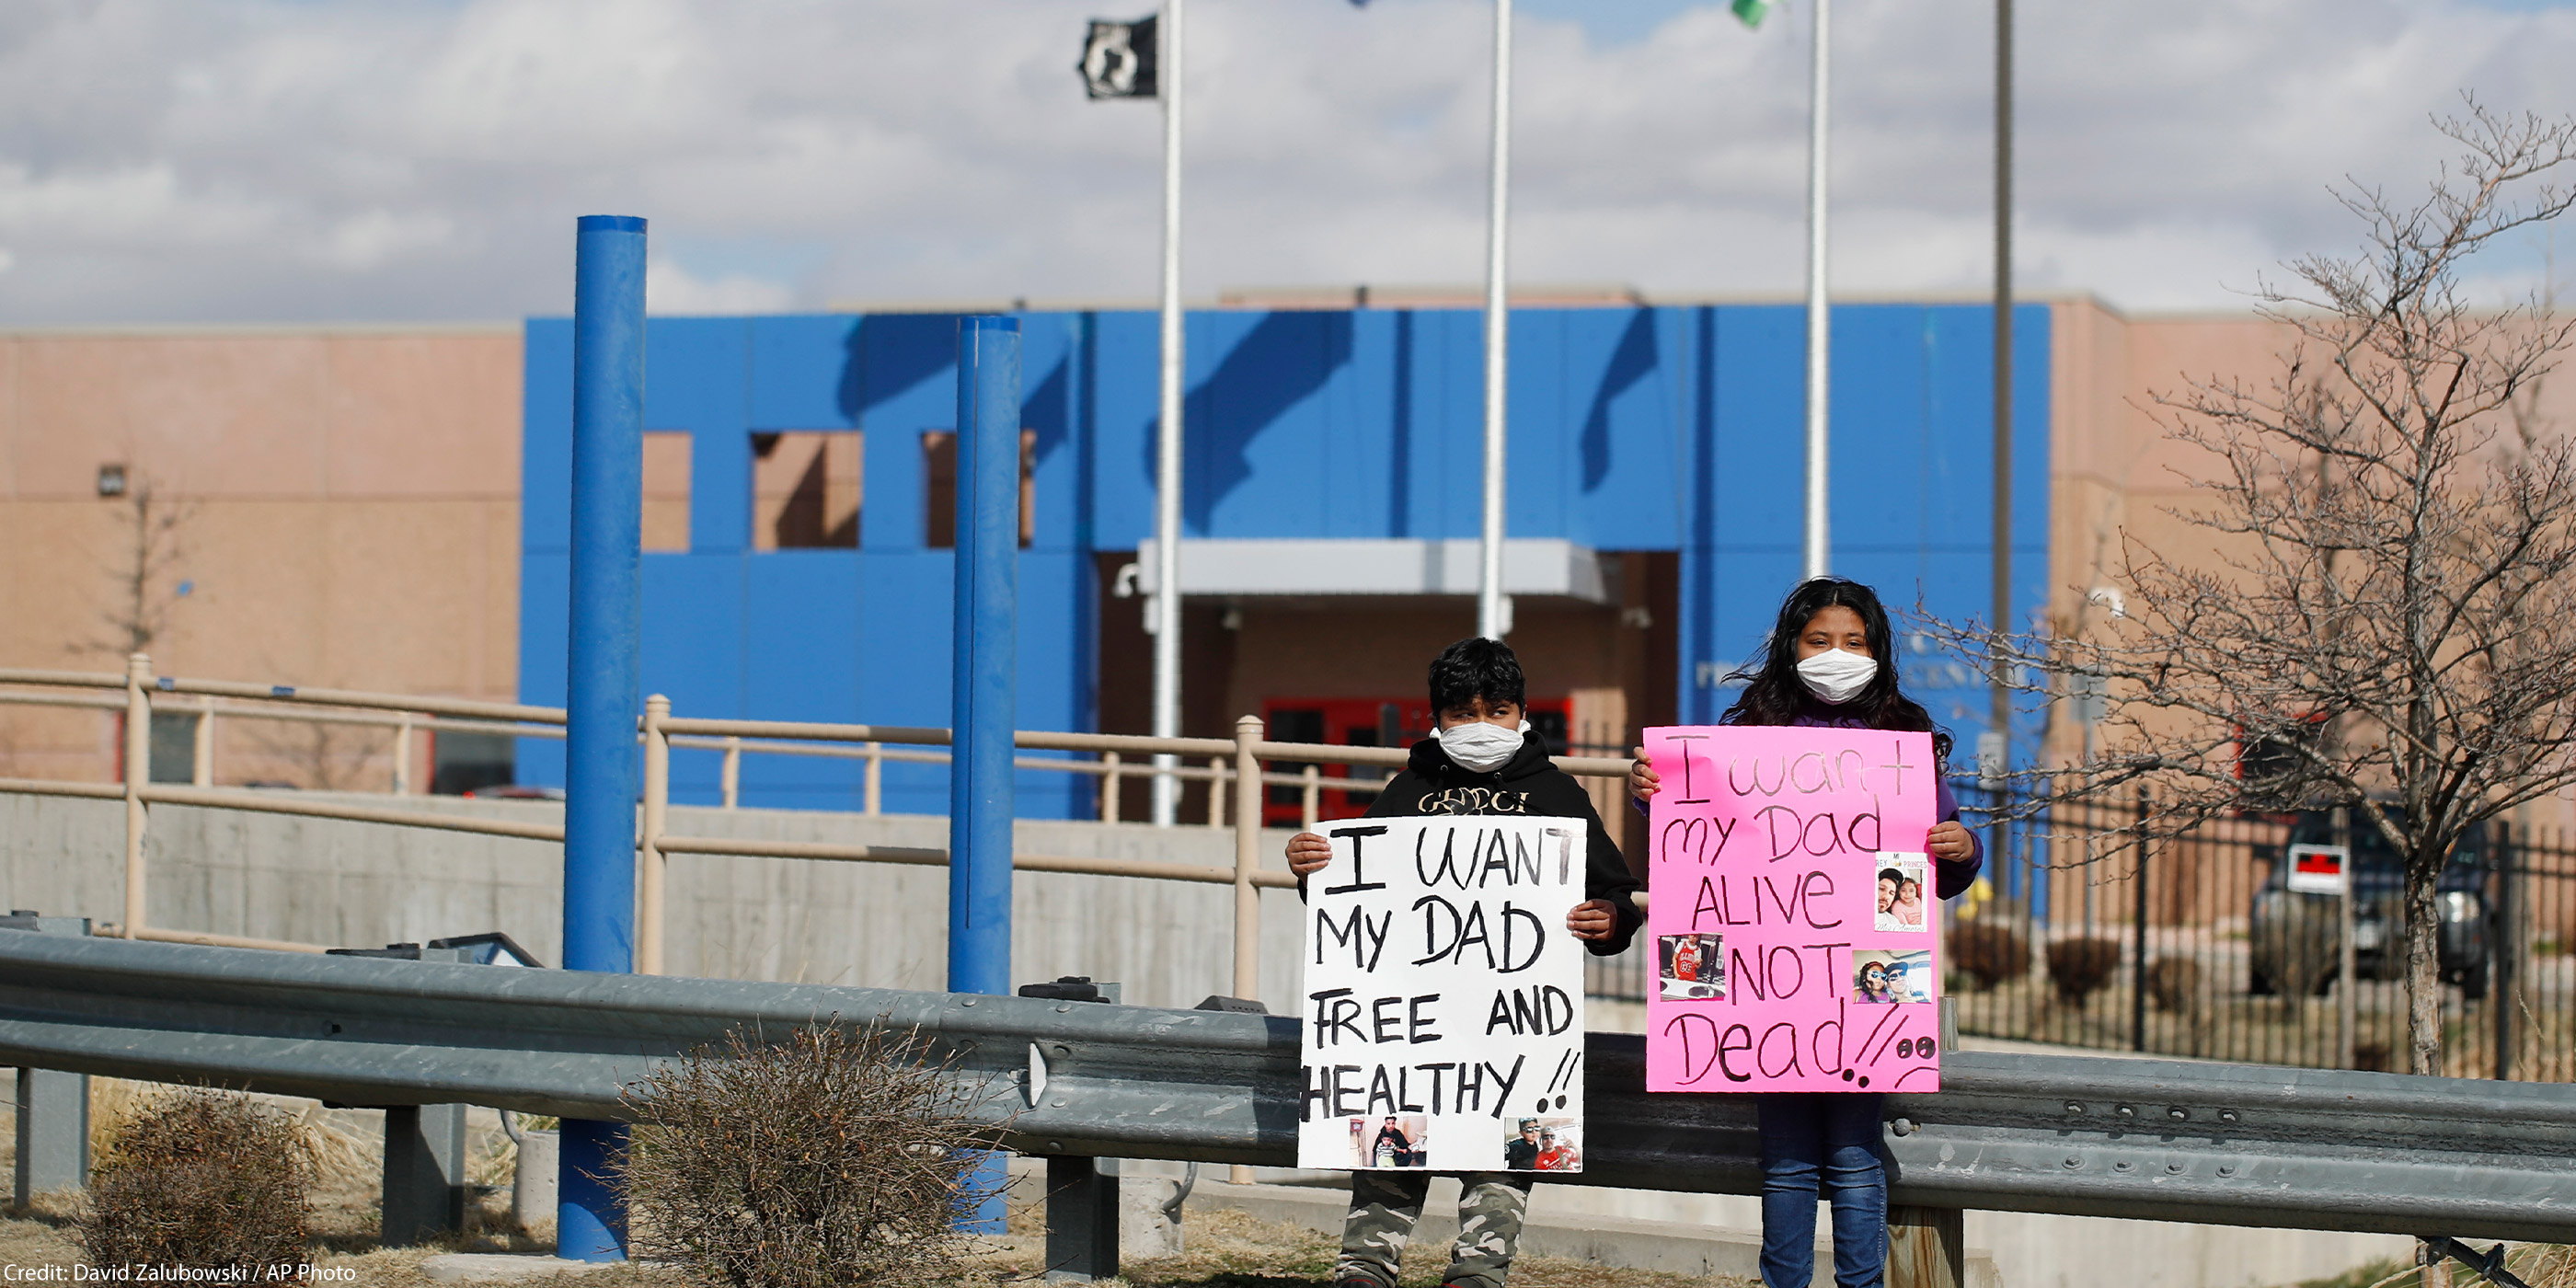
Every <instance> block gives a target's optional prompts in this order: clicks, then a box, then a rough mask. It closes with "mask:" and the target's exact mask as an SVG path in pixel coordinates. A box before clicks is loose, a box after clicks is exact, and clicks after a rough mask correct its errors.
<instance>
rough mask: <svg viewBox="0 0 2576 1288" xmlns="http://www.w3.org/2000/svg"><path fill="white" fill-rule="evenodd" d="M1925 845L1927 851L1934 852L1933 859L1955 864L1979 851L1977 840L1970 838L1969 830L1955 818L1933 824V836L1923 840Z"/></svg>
mask: <svg viewBox="0 0 2576 1288" xmlns="http://www.w3.org/2000/svg"><path fill="white" fill-rule="evenodd" d="M1923 845H1924V848H1925V849H1928V850H1930V851H1932V857H1933V858H1936V859H1947V860H1949V861H1950V862H1953V863H1956V862H1958V861H1959V860H1961V859H1964V858H1966V857H1968V856H1969V855H1971V854H1974V853H1976V850H1977V842H1976V839H1975V838H1974V837H1971V836H1969V835H1968V829H1967V828H1966V827H1965V826H1963V825H1961V824H1960V822H1959V820H1957V819H1955V818H1954V819H1949V820H1947V821H1945V822H1940V823H1935V824H1933V825H1932V834H1931V835H1929V836H1927V837H1925V838H1924V839H1923Z"/></svg>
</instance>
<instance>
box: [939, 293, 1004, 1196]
mask: <svg viewBox="0 0 2576 1288" xmlns="http://www.w3.org/2000/svg"><path fill="white" fill-rule="evenodd" d="M956 446H957V506H956V511H957V538H956V555H955V563H954V565H953V566H954V568H955V579H956V580H955V583H954V585H955V592H954V617H953V619H952V620H953V623H954V626H953V630H954V635H953V640H952V647H953V648H954V650H955V653H954V657H955V661H954V664H953V669H952V670H951V671H950V685H951V697H950V701H951V710H952V713H953V714H952V717H951V721H952V723H951V724H950V729H951V734H950V749H949V761H948V785H949V786H948V791H949V796H948V854H949V862H948V991H950V992H952V993H990V994H1003V995H1007V994H1008V993H1009V992H1010V991H1011V821H1012V817H1013V813H1014V811H1013V808H1012V775H1013V774H1014V773H1016V772H1017V770H1016V769H1015V767H1014V764H1013V762H1014V760H1015V759H1016V756H1015V754H1014V747H1013V737H1012V734H1013V724H1014V720H1013V717H1014V714H1015V711H1014V705H1015V703H1014V699H1015V696H1016V695H1015V692H1014V684H1013V682H1014V680H1015V679H1016V678H1017V676H1016V671H1017V668H1018V652H1019V649H1018V640H1017V635H1016V632H1017V620H1016V617H1015V614H1016V612H1017V601H1018V592H1019V562H1018V561H1019V553H1020V324H1019V322H1018V321H1017V320H1016V319H1013V318H1007V317H969V318H960V319H958V322H957V439H956ZM1002 1172H1003V1162H1002V1157H1001V1155H999V1154H989V1155H986V1156H985V1159H984V1161H983V1162H982V1163H981V1164H980V1165H979V1166H978V1168H977V1172H976V1175H975V1177H974V1180H973V1182H971V1183H974V1184H978V1185H980V1186H982V1187H983V1188H984V1190H985V1192H986V1193H988V1194H989V1195H990V1197H989V1198H987V1199H985V1200H984V1202H983V1203H981V1204H980V1205H978V1206H977V1208H976V1209H975V1210H974V1211H973V1212H972V1213H962V1214H960V1217H959V1219H958V1222H957V1226H958V1228H959V1229H960V1230H963V1231H966V1232H968V1233H973V1234H1000V1233H1001V1232H1002V1228H1003V1216H1004V1207H1003V1200H1002V1194H1001V1191H1002V1184H1001V1182H1002V1180H1003V1175H1002Z"/></svg>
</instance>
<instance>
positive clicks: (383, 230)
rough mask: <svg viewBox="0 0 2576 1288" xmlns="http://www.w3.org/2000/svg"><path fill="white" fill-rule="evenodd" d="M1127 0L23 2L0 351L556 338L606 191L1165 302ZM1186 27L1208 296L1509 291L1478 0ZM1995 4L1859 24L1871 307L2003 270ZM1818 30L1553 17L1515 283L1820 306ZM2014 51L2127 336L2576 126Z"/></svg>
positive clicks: (799, 303) (742, 275) (1852, 193)
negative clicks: (1814, 76)
mask: <svg viewBox="0 0 2576 1288" xmlns="http://www.w3.org/2000/svg"><path fill="white" fill-rule="evenodd" d="M1094 8H1096V6H1095V5H1093V4H1092V3H1090V0H1081V2H1079V3H1077V2H1076V0H873V2H868V0H766V2H765V3H763V4H759V5H732V4H723V3H719V2H718V0H383V2H382V3H376V4H369V5H313V4H310V3H307V2H305V0H23V2H22V3H20V4H16V5H11V6H8V7H7V8H6V9H5V10H0V243H5V244H6V245H7V246H8V247H9V248H10V250H11V251H12V252H13V253H14V254H15V256H16V259H17V266H16V268H15V270H14V271H12V272H11V274H10V284H11V285H10V290H9V291H8V292H6V293H0V322H9V323H30V322H46V321H90V320H124V321H141V320H159V319H171V320H183V319H184V320H230V319H241V320H255V319H275V318H319V319H329V318H366V319H390V320H402V319H433V318H447V317H483V318H491V317H508V316H513V315H517V314H523V313H531V312H560V311H561V310H563V309H564V308H565V307H567V305H568V303H569V296H570V286H571V280H570V279H571V253H570V252H571V246H572V235H571V234H572V228H571V221H572V219H573V217H574V216H576V215H580V214H586V213H598V212H607V211H614V212H621V213H637V214H644V215H647V216H650V217H651V218H652V220H653V226H654V231H655V234H656V239H657V240H656V245H657V257H656V261H655V267H654V269H653V274H654V276H653V279H652V283H651V286H652V290H653V294H654V300H655V304H656V306H657V307H661V308H669V309H674V310H688V311H728V312H732V311H743V310H757V309H772V308H788V307H814V306H819V305H821V304H824V303H826V302H828V301H835V300H850V299H866V298H904V299H922V298H935V297H958V298H993V297H997V296H1029V297H1033V298H1042V299H1043V298H1058V299H1061V298H1067V297H1091V298H1101V297H1109V298H1124V299H1145V298H1149V297H1150V296H1151V295H1152V293H1153V291H1154V286H1155V237H1156V231H1157V226H1158V217H1159V216H1158V210H1159V200H1158V196H1159V194H1158V192H1157V186H1156V185H1157V175H1158V173H1159V167H1158V137H1159V133H1158V121H1157V113H1156V110H1155V108H1154V107H1153V106H1152V105H1150V104H1138V103H1107V104H1094V103H1089V102H1086V101H1085V100H1083V98H1082V97H1081V94H1080V89H1079V86H1078V82H1077V80H1076V78H1075V75H1074V72H1073V70H1072V63H1073V59H1074V55H1075V52H1076V42H1077V39H1078V33H1079V32H1080V30H1081V23H1082V20H1083V19H1085V18H1087V17H1089V16H1091V14H1092V12H1093V10H1094ZM1191 12H1192V23H1191V30H1192V47H1191V50H1190V55H1191V74H1190V90H1191V103H1190V107H1191V112H1190V141H1189V151H1188V159H1189V172H1188V173H1189V186H1188V190H1187V227H1188V241H1187V246H1186V252H1187V253H1186V261H1187V281H1188V289H1189V291H1190V293H1191V294H1193V295H1198V296H1206V295H1211V294H1213V293H1215V292H1216V291H1217V290H1218V289H1219V288H1221V287H1224V286H1228V285H1240V284H1262V285H1275V284H1291V283H1325V282H1331V283H1345V282H1354V281H1376V282H1404V283H1421V282H1438V281H1448V282H1462V283H1463V282H1472V281H1473V280H1475V278H1476V277H1477V275H1478V273H1479V269H1480V264H1481V260H1482V254H1483V245H1484V210H1483V186H1484V166H1485V132H1486V115H1485V114H1486V89H1485V59H1486V57H1487V50H1488V48H1489V44H1488V42H1489V40H1490V30H1489V27H1488V21H1489V14H1490V12H1491V8H1490V5H1489V4H1488V3H1487V2H1486V0H1380V2H1379V3H1375V4H1372V5H1370V6H1368V7H1367V8H1366V9H1358V8H1354V7H1352V6H1350V5H1346V4H1341V3H1338V2H1336V0H1300V2H1298V3H1285V2H1283V0H1201V3H1199V4H1198V5H1196V6H1195V7H1194V8H1193V9H1192V11H1191ZM1990 15H1991V0H1846V3H1845V4H1843V5H1842V6H1841V12H1840V17H1839V20H1838V21H1837V23H1836V35H1837V39H1836V49H1835V59H1836V61H1835V77H1836V85H1837V87H1838V88H1837V91H1836V95H1835V104H1834V107H1835V122H1836V129H1835V143H1836V162H1835V167H1834V175H1833V179H1834V184H1833V190H1834V200H1835V225H1834V227H1835V250H1834V255H1835V270H1834V280H1835V283H1836V286H1837V289H1838V290H1843V291H1848V292H1852V293H1867V294H1884V293H1890V292H1901V291H1945V292H1951V291H1971V290H1977V289H1981V288H1982V287H1983V286H1984V284H1985V283H1986V281H1987V275H1988V273H1989V271H1990V270H1989V267H1988V263H1987V254H1988V250H1987V242H1988V237H1989V232H1988V222H1987V221H1988V218H1989V214H1988V209H1987V202H1988V199H1989V192H1990V186H1989V185H1990V182H1991V176H1990V172H1989V169H1988V167H1989V164H1990V161H1989V147H1990V139H1989V136H1988V126H1989V113H1990V110H1991V109H1990V100H1989V98H1988V95H1989V93H1990V88H1991V87H1990V84H1989V82H1988V73H1989V64H1988V61H1987V60H1988V58H1989V57H1990V43H1989V42H1990V39H1991V35H1990V28H1989V27H1988V25H1987V24H1988V23H1989V22H1990V21H1991V17H1990ZM1804 21H1805V10H1804V7H1803V6H1788V7H1784V8H1782V9H1781V10H1779V11H1777V13H1776V14H1775V17H1774V19H1773V20H1772V21H1771V22H1770V23H1767V24H1765V28H1764V29H1763V30H1761V31H1759V32H1747V31H1745V30H1743V29H1742V27H1741V26H1740V25H1739V24H1737V23H1736V22H1735V21H1734V20H1733V19H1732V18H1731V17H1730V16H1728V15H1727V14H1726V13H1725V12H1724V9H1723V6H1722V4H1720V3H1716V2H1714V0H1713V2H1712V3H1709V4H1704V5H1700V6H1698V7H1696V8H1692V9H1688V10H1686V11H1683V12H1678V13H1677V14H1676V15H1675V16H1673V17H1672V18H1670V19H1669V20H1667V21H1664V22H1662V23H1661V24H1660V25H1659V26H1656V27H1654V28H1653V30H1652V34H1651V35H1650V36H1647V37H1644V38H1636V39H1629V38H1621V39H1615V40H1600V39H1595V38H1593V36H1592V35H1590V34H1589V33H1587V32H1585V31H1584V30H1583V29H1581V28H1580V27H1578V26H1576V25H1575V24H1574V23H1573V22H1571V21H1567V20H1562V19H1557V18H1549V17H1525V18H1524V19H1523V25H1522V28H1521V30H1520V32H1519V36H1518V46H1519V53H1520V63H1519V71H1518V77H1517V90H1518V96H1517V99H1516V105H1515V114H1514V121H1515V132H1516V140H1517V147H1516V150H1515V157H1514V174H1515V185H1514V201H1515V211H1516V225H1515V236H1514V268H1515V272H1516V274H1517V275H1518V276H1520V277H1521V278H1523V279H1524V280H1532V281H1557V282H1572V281H1583V282H1598V281H1627V282H1631V283H1634V284H1636V285H1638V286H1641V287H1643V288H1645V289H1647V290H1648V291H1650V292H1658V293H1667V294H1681V293H1702V292H1783V291H1789V290H1793V289H1794V288H1795V287H1796V285H1797V283H1798V281H1799V277H1800V271H1801V269H1800V264H1801V255H1802V251H1801V247H1802V234H1801V215H1800V211H1801V202H1802V196H1803V186H1804V175H1805V164H1806V158H1805V121H1806V88H1805V40H1806V36H1805V31H1804V29H1803V24H1804ZM2021 35H2022V39H2021V45H2020V66H2021V73H2022V74H2021V81H2020V104H2021V113H2020V120H2021V128H2022V133H2021V153H2020V157H2021V164H2020V168H2019V185H2020V194H2021V198H2022V200H2021V214H2020V220H2019V223H2018V229H2019V232H2018V238H2019V250H2020V259H2021V280H2022V282H2023V283H2024V285H2025V286H2027V287H2030V288H2033V289H2058V290H2088V289H2089V290H2095V291H2099V292H2101V293H2102V294H2104V295H2105V296H2107V297H2109V298H2111V299H2112V300H2114V301H2115V302H2118V303H2122V304H2127V305H2132V306H2138V307H2167V306H2180V307H2208V306H2218V307H2235V306H2240V305H2241V304H2242V303H2243V300H2242V297H2241V296H2239V295H2237V294H2235V293H2234V291H2233V290H2231V288H2242V287H2245V286H2249V285H2251V284H2252V282H2253V281H2254V279H2255V277H2256V275H2257V274H2258V273H2260V272H2263V271H2264V270H2266V269H2267V268H2269V267H2270V266H2271V265H2273V264H2274V263H2276V262H2278V261H2279V260H2281V259H2284V258H2286V257H2289V256H2291V255H2295V254H2299V253H2302V252H2307V251H2313V250H2329V251H2331V250H2340V249H2345V248H2348V247H2349V246H2350V245H2351V244H2352V242H2353V239H2354V234H2355V228H2354V226H2353V225H2352V223H2351V222H2350V220H2349V218H2348V217H2347V216H2345V215H2344V214H2343V213H2342V212H2341V211H2340V210H2338V209H2337V208H2336V207H2335V206H2334V204H2333V203H2332V201H2331V200H2329V198H2328V196H2327V193H2326V188H2327V185H2329V184H2331V183H2334V182H2337V181H2339V180H2341V179H2343V178H2344V177H2345V176H2353V177H2356V178H2359V179H2362V180H2365V181H2369V182H2378V183H2384V184H2387V185H2388V186H2390V187H2391V188H2392V189H2393V190H2398V191H2406V190H2410V189H2412V188H2413V187H2414V186H2415V185H2417V184H2420V183H2421V182H2422V181H2423V180H2425V179H2426V178H2428V177H2430V176H2431V174H2432V173H2433V171H2434V167H2435V165H2436V164H2437V163H2438V162H2439V161H2440V159H2441V158H2442V157H2443V155H2444V154H2445V151H2446V149H2445V147H2444V146H2443V144H2442V142H2441V140H2439V138H2438V137H2437V136H2436V135H2435V134H2434V133H2433V132H2432V131H2431V129H2430V128H2428V127H2427V125H2426V124H2425V117H2426V115H2427V114H2428V113H2431V112H2439V111H2447V110H2453V109H2455V108H2456V106H2457V99H2456V93H2457V91H2458V90H2460V89H2464V88H2465V89H2474V90H2476V91H2477V92H2478V93H2479V94H2480V95H2481V96H2482V97H2483V98H2484V99H2485V100H2487V101H2489V102H2491V103H2493V104H2496V105H2498V106H2502V107H2508V108H2514V109H2521V108H2531V109H2535V110H2539V111H2542V112H2565V111H2568V110H2570V109H2571V108H2576V87H2571V86H2569V85H2568V83H2567V82H2566V81H2565V79H2564V78H2563V77H2561V76H2559V75H2558V74H2557V69H2558V68H2560V67H2563V66H2565V65H2567V64H2568V63H2569V62H2570V61H2571V59H2576V11H2568V10H2557V11H2547V10H2543V11H2534V12H2507V11H2502V10H2498V9H2494V8H2487V7H2480V6H2477V5H2472V4H2468V3H2465V2H2464V0H2271V2H2269V3H2265V4H2261V5H2232V6H2203V7H2193V6H2175V5H2171V4H2166V3H2152V2H2151V0H2100V2H2098V3H2094V4H2087V5H2056V6H2024V7H2023V11H2022V31H2021ZM675 245H677V246H679V247H680V248H681V249H680V250H679V251H678V252H677V253H674V252H673V250H672V247H673V246H675ZM707 245H719V246H722V247H725V248H728V251H727V256H726V258H728V259H733V260H747V261H752V262H757V263H761V264H764V265H766V264H768V263H771V262H773V261H774V262H776V263H780V264H789V265H792V266H791V267H787V268H782V269H779V270H777V271H774V272H773V271H769V270H768V269H767V268H762V269H760V270H758V271H748V272H746V271H741V270H739V269H738V268H737V267H736V266H735V265H734V264H733V263H731V262H728V263H725V264H723V265H721V266H719V265H716V264H715V262H714V261H712V260H708V259H706V258H704V257H702V256H701V255H700V254H698V253H697V252H696V251H693V250H691V249H689V248H690V247H693V246H707ZM763 247H771V248H775V249H776V252H777V253H776V254H774V255H768V256H764V255H763V254H761V250H762V248H763ZM2524 258H2525V259H2529V260H2530V261H2531V263H2530V264H2519V263H2516V264H2507V265H2504V266H2502V267H2501V268H2500V269H2499V270H2498V271H2499V272H2500V273H2501V278H2500V281H2502V282H2503V284H2504V285H2510V284H2511V281H2512V280H2513V279H2514V275H2515V274H2516V273H2517V272H2519V273H2522V274H2524V276H2525V277H2528V275H2529V274H2530V273H2531V272H2533V271H2536V265H2537V262H2538V261H2537V256H2536V255H2533V256H2525V257H2524ZM2482 289H2483V288H2482ZM2498 289H2502V287H2499V288H2498Z"/></svg>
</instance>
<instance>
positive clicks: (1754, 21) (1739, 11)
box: [1735, 0, 1771, 27]
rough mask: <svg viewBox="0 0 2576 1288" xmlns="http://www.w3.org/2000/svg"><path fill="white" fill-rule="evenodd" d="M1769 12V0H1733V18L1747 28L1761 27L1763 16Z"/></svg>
mask: <svg viewBox="0 0 2576 1288" xmlns="http://www.w3.org/2000/svg"><path fill="white" fill-rule="evenodd" d="M1770 12H1771V0H1735V16H1736V18H1737V20H1739V21H1741V22H1742V23H1743V24H1744V25H1745V26H1747V27H1759V26H1761V25H1762V18H1763V15H1765V14H1768V13H1770Z"/></svg>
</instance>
